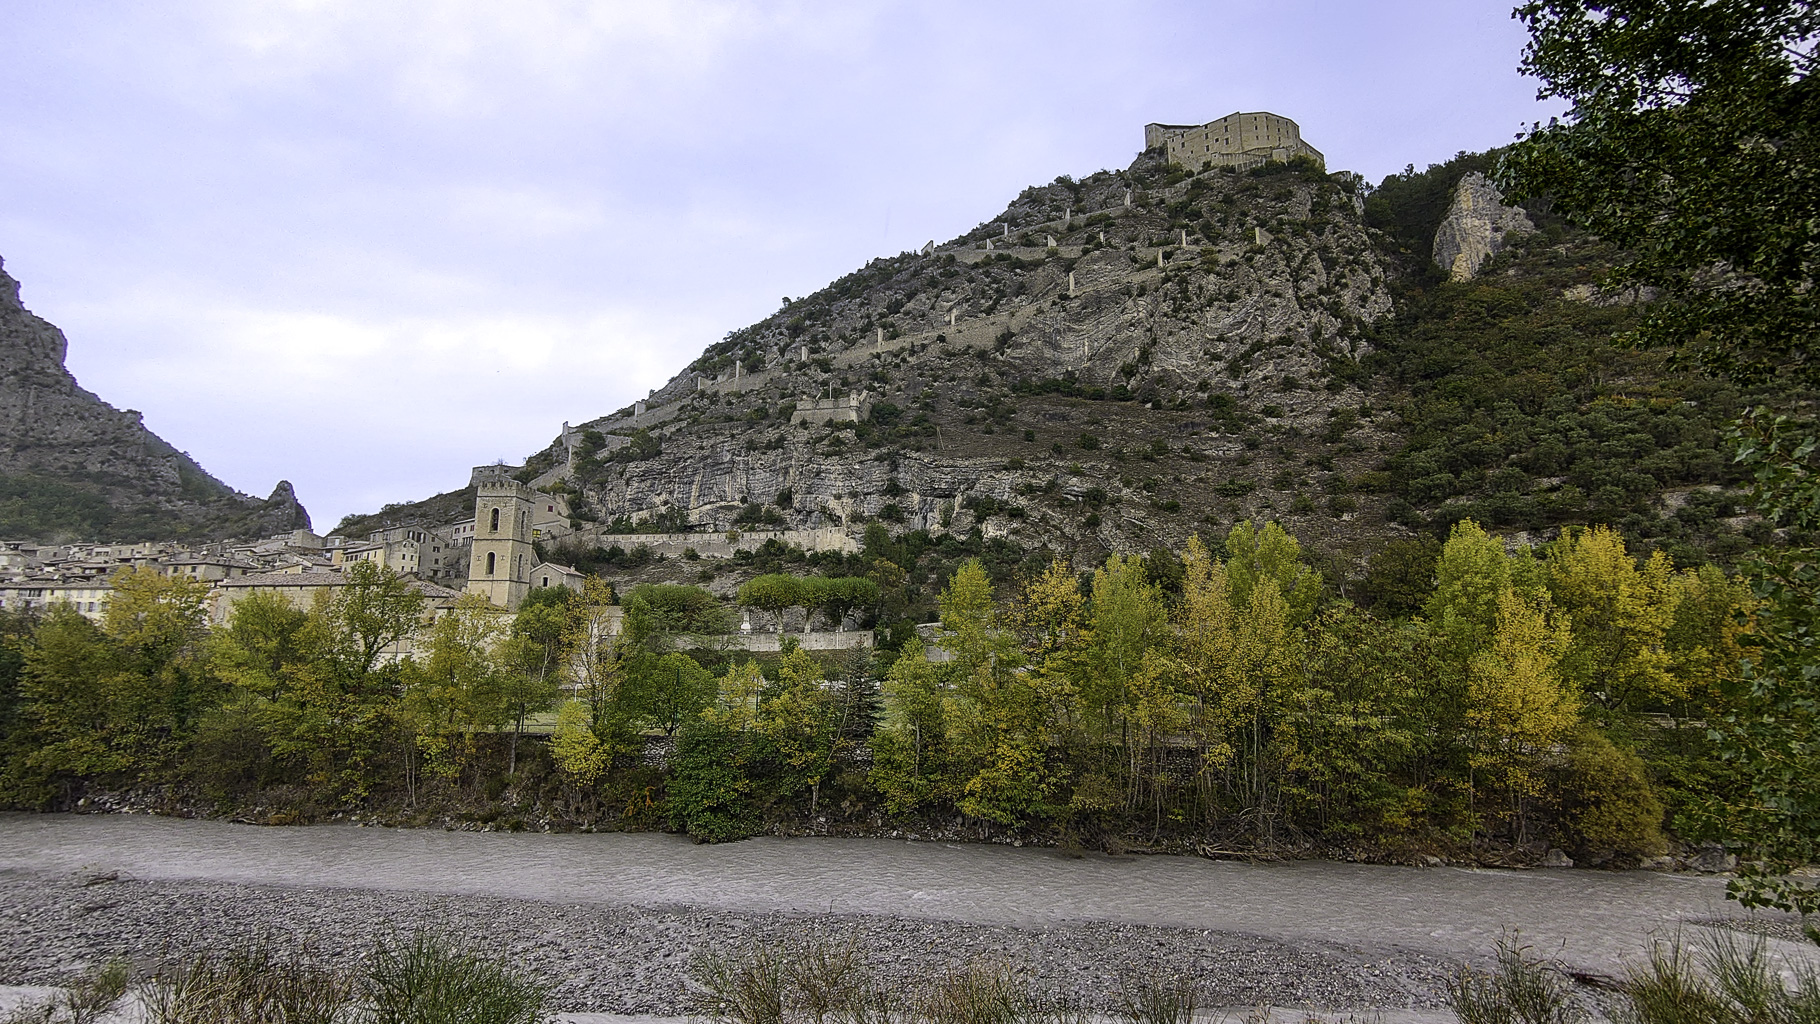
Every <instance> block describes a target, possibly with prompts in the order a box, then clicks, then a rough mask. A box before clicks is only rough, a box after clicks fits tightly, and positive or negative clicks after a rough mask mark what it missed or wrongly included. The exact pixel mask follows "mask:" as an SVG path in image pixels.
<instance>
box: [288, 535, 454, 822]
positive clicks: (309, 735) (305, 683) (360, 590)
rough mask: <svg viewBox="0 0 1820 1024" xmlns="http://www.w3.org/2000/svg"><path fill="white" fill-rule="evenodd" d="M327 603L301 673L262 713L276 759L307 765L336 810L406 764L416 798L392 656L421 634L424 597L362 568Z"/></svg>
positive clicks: (314, 617) (398, 666)
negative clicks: (395, 761) (396, 762)
mask: <svg viewBox="0 0 1820 1024" xmlns="http://www.w3.org/2000/svg"><path fill="white" fill-rule="evenodd" d="M344 575H345V578H346V582H345V583H344V584H343V585H342V586H339V587H336V588H334V593H332V594H330V593H326V592H325V593H321V594H319V595H318V597H317V599H316V602H315V604H314V605H313V606H312V607H311V609H310V612H309V615H308V618H307V620H306V621H305V623H304V625H303V627H302V628H301V629H299V630H298V631H297V635H296V637H297V643H298V645H299V647H300V648H301V649H302V651H303V658H302V663H301V664H300V666H299V667H298V668H297V669H296V670H295V671H293V672H291V673H289V685H288V686H287V688H286V689H285V690H284V691H283V693H282V694H281V697H280V699H279V700H276V701H273V702H272V704H271V706H270V707H269V708H267V709H266V710H265V712H264V715H263V718H264V721H265V724H266V729H267V735H268V736H269V737H270V738H271V743H272V749H273V752H274V753H275V754H277V755H278V756H280V757H281V758H284V759H287V761H293V762H301V763H302V764H303V765H304V767H305V772H306V775H307V778H308V779H309V781H310V782H311V783H312V784H313V785H314V786H315V787H316V790H317V794H318V796H319V797H320V798H321V799H322V800H324V801H325V802H327V803H331V804H336V803H339V804H353V803H356V802H358V801H361V800H364V799H366V798H367V797H368V796H369V795H370V794H371V792H372V790H373V788H374V786H375V785H377V784H379V783H380V782H381V781H382V780H383V779H384V778H385V777H386V775H387V771H388V768H389V767H390V766H391V764H392V759H393V758H394V757H399V755H401V754H402V758H400V761H401V764H400V767H401V770H402V778H403V782H404V785H405V787H406V792H407V794H408V795H410V796H412V797H413V798H414V794H415V786H416V777H415V768H414V761H413V752H414V751H415V749H416V745H415V742H414V736H413V734H412V733H411V732H410V730H409V729H408V727H407V725H406V723H405V721H404V717H403V715H402V711H403V705H402V701H401V698H402V695H403V675H404V666H403V664H402V663H401V661H400V659H398V658H397V657H395V656H394V654H395V653H396V652H397V651H398V650H399V647H400V645H401V644H402V643H403V641H405V640H407V639H409V638H411V637H414V636H416V635H417V634H418V632H419V631H420V630H422V629H423V627H424V617H425V616H424V599H423V594H422V592H421V591H419V590H417V589H416V588H414V587H412V586H411V585H410V583H409V582H408V581H406V580H404V579H402V578H400V577H399V576H398V574H397V573H394V572H393V571H391V570H390V569H386V568H382V567H380V566H376V565H374V564H372V563H371V562H357V563H355V564H354V565H352V566H349V567H348V568H347V570H345V573H344Z"/></svg>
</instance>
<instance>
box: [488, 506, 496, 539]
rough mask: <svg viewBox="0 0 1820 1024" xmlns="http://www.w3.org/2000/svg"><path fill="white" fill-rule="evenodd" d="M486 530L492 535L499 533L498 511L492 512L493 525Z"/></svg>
mask: <svg viewBox="0 0 1820 1024" xmlns="http://www.w3.org/2000/svg"><path fill="white" fill-rule="evenodd" d="M487 529H488V530H490V531H492V532H493V533H498V532H499V510H498V509H494V510H493V524H492V525H491V526H489V527H487Z"/></svg>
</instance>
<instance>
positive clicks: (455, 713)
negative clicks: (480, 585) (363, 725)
mask: <svg viewBox="0 0 1820 1024" xmlns="http://www.w3.org/2000/svg"><path fill="white" fill-rule="evenodd" d="M510 629H511V624H510V622H509V621H508V619H507V617H506V613H505V611H504V609H501V608H500V607H498V606H497V605H494V604H493V603H492V602H490V601H488V600H487V599H486V598H485V597H483V596H481V595H479V594H464V595H462V597H461V599H460V600H459V601H457V602H456V605H455V607H454V608H453V609H451V610H450V611H448V612H447V613H445V614H443V615H442V616H440V617H439V618H438V619H437V620H436V623H435V625H434V626H433V627H431V629H430V631H429V636H428V638H427V640H426V642H425V643H424V645H423V655H424V656H423V657H422V658H421V659H418V660H415V661H413V663H412V664H411V665H410V667H409V669H408V670H407V671H406V673H405V687H406V688H405V705H404V710H405V712H406V713H407V714H409V715H410V716H411V717H412V719H413V720H414V725H415V730H416V737H415V739H416V744H417V749H418V750H420V751H422V752H423V755H424V763H425V767H426V769H428V770H429V772H430V773H431V774H433V775H437V776H440V777H442V778H444V779H454V778H456V777H458V776H459V775H460V773H461V771H462V768H463V766H464V763H465V762H466V761H467V760H468V758H469V757H471V755H472V753H473V738H474V734H475V733H476V732H479V731H486V730H491V729H496V728H498V727H499V726H501V725H504V724H505V723H506V722H507V721H508V720H509V718H510V715H511V709H510V708H509V707H508V706H507V704H506V701H505V697H504V690H505V685H504V680H505V677H506V676H507V675H508V670H507V669H506V667H505V665H504V664H503V663H502V657H501V655H502V653H503V652H502V650H501V648H502V647H503V646H504V643H505V641H506V638H507V636H508V635H509V632H510Z"/></svg>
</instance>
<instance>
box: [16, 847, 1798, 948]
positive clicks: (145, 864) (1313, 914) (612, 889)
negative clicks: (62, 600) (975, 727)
mask: <svg viewBox="0 0 1820 1024" xmlns="http://www.w3.org/2000/svg"><path fill="white" fill-rule="evenodd" d="M0 871H4V872H7V873H9V874H13V875H14V876H15V877H17V875H18V874H19V873H25V874H36V875H43V876H46V877H53V876H67V875H69V874H71V873H75V872H84V871H90V872H92V871H100V872H107V871H118V872H120V873H121V874H122V875H123V876H126V877H132V878H135V879H141V880H147V881H186V880H203V881H212V882H229V883H247V884H254V885H260V886H279V887H299V888H314V889H352V890H384V891H400V892H418V893H433V894H438V895H441V896H453V897H459V896H488V897H504V898H511V899H521V900H534V901H545V902H550V903H561V904H571V905H573V904H617V905H632V906H647V907H701V908H710V909H717V910H727V911H741V912H780V911H781V912H796V913H833V914H842V915H889V916H895V917H904V918H911V919H919V918H920V919H929V920H939V921H951V922H962V923H968V924H982V925H1009V926H1014V927H1023V928H1033V927H1035V928H1040V927H1044V926H1049V925H1057V924H1064V923H1078V922H1114V923H1129V924H1143V925H1152V926H1165V927H1178V928H1195V929H1208V930H1213V931H1217V932H1227V933H1234V934H1242V935H1253V936H1260V937H1266V938H1271V939H1277V940H1284V941H1291V942H1297V941H1300V942H1308V941H1313V942H1318V943H1322V944H1332V945H1335V946H1339V947H1344V948H1348V949H1354V950H1360V951H1366V952H1372V951H1383V950H1392V949H1403V950H1410V951H1420V952H1423V953H1428V954H1433V955H1440V956H1449V957H1452V956H1468V957H1471V956H1477V955H1481V954H1483V953H1485V952H1486V951H1488V950H1490V949H1491V948H1493V946H1494V945H1495V943H1496V942H1497V941H1498V940H1499V938H1500V937H1501V936H1505V935H1507V934H1509V933H1511V932H1517V933H1520V935H1521V937H1522V941H1524V942H1526V943H1529V944H1531V945H1533V946H1535V947H1536V948H1537V949H1540V950H1545V951H1548V952H1550V953H1552V954H1554V955H1558V956H1560V957H1561V958H1562V959H1564V960H1566V961H1568V962H1570V963H1573V964H1576V965H1578V966H1581V967H1584V968H1586V969H1589V970H1594V971H1597V972H1599V973H1605V974H1615V973H1617V972H1618V971H1619V970H1620V968H1621V964H1622V963H1623V962H1626V961H1628V960H1634V958H1635V957H1636V956H1637V954H1638V953H1639V951H1640V950H1641V949H1642V948H1643V947H1644V945H1645V943H1646V942H1647V941H1648V940H1649V939H1650V938H1651V937H1662V936H1668V935H1672V934H1674V933H1675V932H1676V931H1677V930H1682V929H1686V930H1690V931H1691V930H1692V929H1696V928H1697V927H1698V926H1699V925H1698V923H1699V922H1704V921H1711V920H1713V919H1715V918H1727V917H1739V916H1742V915H1743V913H1744V912H1743V911H1741V910H1739V909H1738V908H1737V906H1736V905H1735V904H1730V903H1728V902H1727V901H1726V900H1725V898H1724V887H1725V883H1724V880H1723V879H1720V878H1715V877H1709V876H1698V875H1675V874H1660V873H1652V872H1601V871H1584V870H1530V871H1503V870H1496V871H1494V870H1481V869H1470V868H1457V867H1445V868H1427V869H1423V868H1407V867H1389V866H1369V865H1358V864H1340V863H1332V862H1320V861H1304V862H1286V863H1269V864H1257V863H1242V862H1235V861H1211V860H1203V859H1197V858H1189V857H1147V856H1122V857H1109V856H1098V855H1088V856H1083V857H1068V856H1064V855H1061V854H1059V853H1057V852H1056V851H1053V850H1042V849H1013V848H1009V847H1002V846H977V845H951V844H944V843H931V842H904V841H896V840H888V839H774V838H761V839H753V840H748V841H746V842H740V843H731V844H725V845H719V846H698V845H694V844H692V843H690V842H689V841H688V840H687V839H684V838H681V837H677V836H671V835H663V834H655V833H643V834H562V835H542V834H504V833H469V832H445V831H433V830H394V829H383V828H362V827H354V826H338V825H331V826H314V827H304V828H261V827H256V826H249V825H236V824H230V823H224V822H212V821H190V820H180V819H172V818H157V817H148V816H138V815H0ZM1776 945H1777V947H1778V948H1779V949H1780V950H1782V951H1783V952H1785V953H1787V954H1789V955H1795V956H1803V957H1805V956H1806V955H1807V951H1806V950H1805V949H1803V948H1802V947H1801V946H1800V945H1798V944H1795V943H1781V942H1778V943H1777V944H1776Z"/></svg>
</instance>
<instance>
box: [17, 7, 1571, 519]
mask: <svg viewBox="0 0 1820 1024" xmlns="http://www.w3.org/2000/svg"><path fill="white" fill-rule="evenodd" d="M0 11H3V12H4V18H3V21H0V23H4V24H5V26H6V27H5V31H4V33H0V257H4V259H5V261H6V268H7V270H8V271H9V272H10V273H11V274H12V275H13V276H14V277H16V278H18V279H19V280H20V281H21V282H23V285H24V289H23V294H24V299H25V303H26V305H27V306H28V307H29V308H31V309H32V310H33V311H34V312H36V313H38V314H39V315H41V316H43V317H45V318H46V319H48V320H50V321H52V322H53V323H56V324H57V325H58V326H60V327H62V328H63V330H64V332H65V333H66V334H67V335H68V336H69V340H70V353H69V366H70V369H71V370H72V371H73V372H74V373H75V374H76V376H77V378H78V379H79V380H80V381H81V382H82V384H83V386H85V387H87V388H88V389H89V390H91V391H95V392H96V393H98V394H99V395H100V396H101V397H102V398H103V399H105V400H107V401H109V402H111V403H113V404H114V405H116V406H118V407H121V408H134V409H139V410H141V411H143V412H144V413H145V421H146V424H147V425H148V426H150V427H151V428H152V429H153V430H155V431H157V432H158V433H159V434H160V435H161V436H163V437H164V438H165V439H166V440H168V441H170V442H171V443H172V444H174V445H176V446H177V447H178V448H182V449H184V450H186V451H188V452H189V453H190V454H192V455H194V456H195V457H196V458H197V459H199V460H200V461H201V462H202V464H203V466H205V467H206V468H208V469H209V470H210V471H211V472H213V473H214V474H215V475H217V476H219V477H221V478H222V479H223V480H225V481H227V482H228V483H229V484H231V485H233V486H234V487H237V488H239V489H241V490H243V491H248V492H253V493H257V494H260V495H264V494H265V493H267V492H268V491H270V489H271V488H272V486H273V485H274V484H275V483H276V482H277V481H278V480H279V479H280V478H288V479H290V480H292V481H293V482H294V483H295V484H296V486H297V491H298V494H299V496H300V497H301V498H302V500H303V502H304V504H305V505H306V506H307V507H308V508H309V509H310V511H311V513H312V515H313V517H314V519H315V522H316V527H317V529H318V530H320V531H325V532H326V531H327V530H328V529H330V528H331V527H333V526H334V525H335V523H336V522H337V521H338V520H339V519H340V518H341V517H342V516H343V515H345V514H347V513H350V512H363V511H371V510H373V509H375V508H377V507H378V506H379V505H380V504H382V503H385V502H395V501H409V500H413V499H416V498H420V497H424V496H427V495H429V494H432V493H435V492H438V491H443V490H448V489H451V488H454V487H459V486H461V485H463V484H465V483H466V481H467V474H468V468H469V467H470V466H472V465H475V464H478V463H485V462H493V461H495V460H498V459H505V460H508V461H511V462H518V461H520V460H522V458H523V457H524V456H525V455H527V454H528V453H530V452H533V451H536V450H538V449H540V448H542V447H543V446H544V445H545V444H547V443H548V442H549V441H550V439H551V438H552V437H554V436H555V434H556V433H557V431H558V430H559V429H560V425H561V423H562V421H563V420H572V421H576V422H579V421H582V420H585V419H589V418H592V417H594V416H598V415H601V414H603V413H607V412H611V411H612V410H614V409H617V408H619V407H621V406H623V405H625V404H626V403H627V402H629V401H631V400H632V399H634V398H637V397H642V396H643V395H644V394H645V392H646V391H647V390H648V389H650V388H653V387H656V386H658V385H660V384H661V383H663V381H665V380H666V379H668V377H669V376H670V375H671V374H673V373H674V372H676V371H677V370H678V369H680V368H681V367H682V366H683V365H684V364H685V363H687V362H688V361H689V360H690V359H692V358H694V357H695V356H696V355H697V354H698V353H699V352H700V351H701V349H702V348H703V347H704V346H706V345H708V344H710V343H712V342H713V341H715V340H717V339H719V338H720V337H722V336H723V335H725V334H726V333H727V332H728V331H729V330H733V329H735V328H738V327H741V326H744V325H746V324H748V323H751V322H753V321H754V320H757V319H759V318H760V317H762V316H764V315H766V314H768V313H770V312H771V311H773V310H775V309H776V308H777V306H778V303H779V300H780V299H781V298H782V297H783V296H786V295H789V296H800V295H804V294H807V293H809V292H811V291H814V290H815V289H817V288H819V287H821V286H822V285H824V284H826V283H827V282H828V281H830V280H832V279H833V278H835V277H838V276H840V275H841V274H843V273H846V272H848V271H850V270H852V269H854V268H856V267H857V266H859V265H860V264H863V263H864V262H865V261H866V260H867V259H870V258H872V257H874V256H881V255H887V254H893V253H897V252H900V251H902V250H904V249H909V248H913V247H916V246H920V245H922V244H923V243H924V242H926V241H928V240H930V239H947V238H951V237H953V236H954V235H956V234H959V233H961V232H963V231H965V230H967V229H969V228H971V227H973V226H974V225H975V224H978V223H980V222H982V221H985V220H989V219H991V218H992V217H993V215H994V214H996V213H997V212H998V211H999V210H1000V209H1002V208H1003V206H1004V205H1005V203H1006V202H1007V201H1009V200H1010V199H1011V198H1012V197H1013V196H1015V195H1016V194H1017V192H1018V191H1019V190H1020V189H1022V188H1023V187H1024V186H1026V185H1031V184H1036V183H1040V182H1047V181H1051V180H1053V179H1054V178H1055V177H1056V176H1057V175H1060V174H1072V175H1076V176H1079V175H1084V174H1090V173H1092V172H1093V171H1095V170H1098V169H1100V168H1118V167H1123V166H1125V165H1126V164H1128V163H1129V162H1130V161H1131V159H1132V157H1133V156H1135V155H1136V153H1137V151H1138V149H1139V148H1141V146H1142V144H1143V141H1142V140H1143V125H1144V123H1145V122H1147V121H1166V122H1177V123H1189V122H1201V121H1208V120H1212V119H1213V118H1216V117H1221V116H1223V115H1225V114H1228V113H1230V112H1232V111H1235V110H1270V111H1274V112H1276V113H1279V114H1283V115H1286V116H1288V117H1291V118H1294V119H1295V120H1296V121H1297V122H1299V123H1300V124H1301V126H1302V132H1303V137H1304V138H1305V139H1307V140H1308V141H1309V142H1310V143H1311V144H1312V145H1314V146H1315V147H1317V148H1318V149H1320V150H1322V151H1323V152H1324V153H1325V154H1326V156H1327V162H1328V166H1329V168H1331V169H1334V170H1339V169H1349V170H1356V171H1359V172H1361V173H1363V174H1364V175H1366V176H1367V177H1368V178H1370V179H1371V180H1372V181H1374V182H1375V181H1377V180H1380V179H1381V178H1382V177H1383V176H1384V175H1385V174H1388V173H1391V172H1393V171H1397V170H1400V169H1402V168H1403V167H1404V166H1405V165H1406V164H1411V163H1413V164H1415V165H1417V166H1419V167H1420V166H1426V165H1428V164H1430V163H1434V162H1438V161H1441V160H1445V159H1446V158H1448V157H1450V156H1452V155H1453V154H1454V153H1456V152H1458V151H1460V150H1463V149H1466V150H1477V149H1484V148H1487V147H1490V146H1495V145H1500V144H1503V143H1505V142H1508V141H1510V140H1511V139H1512V137H1513V136H1514V135H1515V134H1516V132H1517V131H1518V130H1519V129H1520V127H1521V126H1522V125H1523V124H1524V123H1526V122H1528V121H1532V120H1535V119H1536V118H1538V117H1539V116H1543V115H1544V114H1545V113H1546V111H1545V110H1544V109H1543V108H1542V107H1540V106H1538V105H1537V104H1536V103H1535V101H1534V94H1535V84H1534V82H1532V81H1529V80H1526V79H1523V78H1520V77H1519V76H1518V75H1517V73H1516V65H1517V61H1518V59H1519V55H1520V52H1521V50H1522V45H1523V41H1524V34H1523V30H1522V27H1521V26H1520V25H1518V24H1517V23H1515V22H1513V21H1512V20H1511V19H1510V16H1509V0H1505V2H1503V3H1497V2H1492V3H1484V2H1479V0H1322V2H1315V0H1269V2H1249V0H1247V2H1232V0H1198V2H1196V0H1185V2H1175V3H1166V2H1155V3H1148V2H1124V3H1103V4H1084V3H1067V2H1058V0H1047V2H1042V3H1021V2H1019V3H1013V2H992V0H984V2H982V0H961V2H954V3H948V2H921V3H866V2H859V0H841V2H829V3H804V4H794V3H740V2H683V3H660V2H656V0H635V2H623V3H608V2H597V3H581V2H570V3H556V2H550V3H544V2H538V0H509V2H501V0H487V2H475V3H465V2H448V3H410V2H404V0H380V2H375V0H348V2H341V0H311V2H291V3H279V2H272V3H261V2H254V0H222V2H219V3H209V2H188V3H184V2H169V3H159V4H145V3H127V2H119V3H101V2H88V0H58V2H55V3H34V2H30V0H0Z"/></svg>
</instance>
